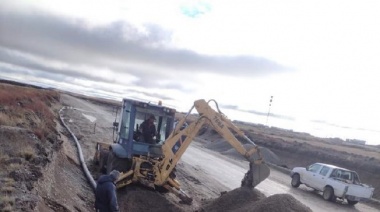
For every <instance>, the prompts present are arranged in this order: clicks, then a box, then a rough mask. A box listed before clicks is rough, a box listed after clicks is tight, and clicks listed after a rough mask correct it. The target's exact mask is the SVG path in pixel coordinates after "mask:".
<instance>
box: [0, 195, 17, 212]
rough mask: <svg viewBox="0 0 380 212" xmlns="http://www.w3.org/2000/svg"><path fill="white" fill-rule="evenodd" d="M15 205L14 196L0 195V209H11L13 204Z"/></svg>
mask: <svg viewBox="0 0 380 212" xmlns="http://www.w3.org/2000/svg"><path fill="white" fill-rule="evenodd" d="M14 205H15V198H14V197H13V196H10V195H2V196H0V206H2V208H1V211H13V206H14Z"/></svg>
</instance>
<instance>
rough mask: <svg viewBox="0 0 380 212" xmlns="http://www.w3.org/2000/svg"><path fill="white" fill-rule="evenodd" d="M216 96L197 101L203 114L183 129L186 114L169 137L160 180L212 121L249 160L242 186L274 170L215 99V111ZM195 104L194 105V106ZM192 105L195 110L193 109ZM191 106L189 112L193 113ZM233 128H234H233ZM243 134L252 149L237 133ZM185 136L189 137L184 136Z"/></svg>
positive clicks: (255, 182) (262, 177) (164, 149)
mask: <svg viewBox="0 0 380 212" xmlns="http://www.w3.org/2000/svg"><path fill="white" fill-rule="evenodd" d="M211 101H213V102H215V101H214V100H210V101H209V102H206V101H205V100H203V99H200V100H197V101H195V102H194V107H195V109H196V110H197V111H198V114H199V118H198V119H197V120H196V121H195V122H193V123H191V124H190V125H189V126H188V127H187V128H185V129H183V130H180V127H181V126H182V125H183V123H184V122H185V119H186V116H185V117H184V118H183V119H182V120H180V121H179V123H178V124H177V126H176V128H175V129H174V131H173V133H172V134H171V135H170V136H169V137H168V139H167V140H166V141H165V143H164V145H163V146H162V148H163V152H164V155H165V159H164V160H163V165H162V167H163V170H161V176H162V179H161V180H162V181H161V182H157V183H164V181H165V180H166V178H167V177H168V175H169V173H171V171H172V169H173V168H174V166H175V164H177V162H178V160H179V159H180V158H181V156H182V154H183V153H184V152H185V151H186V149H187V147H188V146H189V145H190V143H191V141H192V140H193V139H194V137H195V136H196V135H197V134H198V132H199V130H200V129H201V128H202V127H203V126H204V125H205V124H209V125H210V126H211V127H212V128H213V129H214V130H215V131H217V132H218V133H219V134H220V135H221V136H222V137H223V138H224V139H225V140H226V141H227V142H229V143H230V144H231V146H232V147H234V148H235V149H236V150H237V151H238V152H239V153H240V154H241V155H243V156H244V157H245V158H246V159H247V160H248V161H249V166H250V167H249V170H248V172H247V173H246V174H245V176H244V178H243V180H242V184H241V185H242V186H247V187H255V186H256V185H258V184H259V183H260V182H262V181H263V180H265V179H266V178H267V177H268V176H269V173H270V170H269V168H268V166H267V165H266V164H265V162H264V161H263V158H262V156H261V153H260V149H259V148H258V146H257V145H256V144H255V143H254V142H253V141H251V140H250V139H249V138H248V137H247V136H246V135H245V134H244V132H243V131H241V130H240V129H239V128H238V127H236V126H235V125H234V124H233V123H232V122H231V121H230V120H229V119H228V118H227V117H226V116H225V115H224V114H223V113H222V112H221V111H220V110H219V107H218V104H217V103H216V102H215V104H216V107H217V110H218V111H215V110H214V109H213V108H211V107H210V105H209V103H210V102H211ZM194 107H192V109H193V108H194ZM192 109H191V110H192ZM191 110H190V111H189V113H188V114H190V112H191ZM231 130H232V131H231ZM233 132H234V133H236V134H238V136H239V137H241V138H243V139H244V140H245V141H246V142H247V143H248V144H251V145H249V146H251V148H250V149H247V148H246V147H244V146H243V144H242V143H241V142H240V141H239V140H238V139H237V138H236V136H235V135H234V133H233ZM183 137H185V139H182V138H183Z"/></svg>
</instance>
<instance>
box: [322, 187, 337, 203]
mask: <svg viewBox="0 0 380 212" xmlns="http://www.w3.org/2000/svg"><path fill="white" fill-rule="evenodd" d="M323 199H325V200H328V201H333V200H334V199H335V197H334V190H333V188H331V187H330V186H327V187H325V189H324V190H323Z"/></svg>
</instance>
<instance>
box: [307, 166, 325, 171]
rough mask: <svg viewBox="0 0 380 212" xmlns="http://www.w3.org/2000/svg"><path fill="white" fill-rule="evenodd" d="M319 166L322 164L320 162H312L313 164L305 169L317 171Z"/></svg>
mask: <svg viewBox="0 0 380 212" xmlns="http://www.w3.org/2000/svg"><path fill="white" fill-rule="evenodd" d="M321 166H322V165H320V164H313V165H310V166H309V168H308V169H307V170H308V171H309V172H313V173H317V171H318V170H319V169H320V168H321Z"/></svg>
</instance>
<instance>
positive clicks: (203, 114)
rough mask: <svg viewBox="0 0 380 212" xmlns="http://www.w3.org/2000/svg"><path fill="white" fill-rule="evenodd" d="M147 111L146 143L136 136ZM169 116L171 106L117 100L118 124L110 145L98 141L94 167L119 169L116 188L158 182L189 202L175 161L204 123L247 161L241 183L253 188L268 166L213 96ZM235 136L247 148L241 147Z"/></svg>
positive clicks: (105, 169)
mask: <svg viewBox="0 0 380 212" xmlns="http://www.w3.org/2000/svg"><path fill="white" fill-rule="evenodd" d="M210 102H214V103H215V105H216V108H217V111H215V110H214V109H213V108H211V107H210V105H209V103H210ZM194 108H195V109H196V110H197V112H198V114H199V118H198V119H197V120H195V121H193V122H192V123H190V124H189V125H187V123H186V119H187V116H188V115H189V114H190V113H191V111H192V110H193V109H194ZM152 115H153V116H154V117H155V119H156V123H155V127H156V133H155V141H156V142H155V143H147V142H146V141H144V139H142V135H141V129H140V128H141V124H142V123H143V122H144V121H145V120H146V119H148V118H149V117H150V116H152ZM174 121H175V110H174V109H171V108H167V107H163V106H162V105H160V104H159V105H154V104H150V103H144V102H140V101H135V100H131V99H123V104H122V111H121V116H120V120H119V123H117V124H114V126H115V128H114V129H115V131H116V132H117V135H116V139H115V140H114V143H113V144H109V143H98V144H97V151H96V154H95V158H94V161H95V162H98V163H99V168H100V171H103V172H107V173H109V172H111V171H112V170H113V169H117V170H119V171H121V172H122V174H121V176H120V177H119V180H118V181H117V184H116V186H117V187H118V188H120V187H123V186H126V185H128V184H130V183H140V184H142V185H145V186H148V187H151V188H153V189H156V188H157V187H163V188H165V189H167V190H169V191H170V192H172V193H174V194H176V195H177V196H178V197H179V198H180V199H181V200H182V202H184V203H191V202H192V199H191V198H190V197H189V196H187V195H186V193H185V192H184V191H183V190H182V189H181V188H180V184H179V182H177V181H176V179H175V173H174V171H175V166H176V164H177V163H178V161H179V160H180V158H181V156H182V155H183V153H184V152H185V151H186V149H187V148H188V146H189V145H190V143H191V142H192V141H193V139H194V138H195V136H197V134H198V132H199V130H200V129H201V128H202V127H204V126H205V125H209V126H211V127H212V128H213V129H214V130H215V131H217V132H218V133H219V134H220V135H221V136H222V137H223V138H224V139H225V140H226V141H227V142H229V143H230V144H231V146H232V147H234V148H235V149H236V150H237V151H238V152H239V153H240V154H241V155H243V156H244V157H245V158H246V159H247V160H248V161H249V164H250V167H249V170H248V172H247V173H246V174H245V176H244V178H243V180H242V182H241V185H242V186H245V187H255V186H256V185H257V184H259V183H260V182H261V181H263V180H265V179H266V178H267V177H268V176H269V173H270V170H269V168H268V167H267V165H266V164H265V162H264V161H263V158H262V156H261V154H260V149H259V148H258V146H257V145H256V144H255V143H254V142H252V141H251V140H250V139H249V138H248V137H247V136H246V135H245V134H244V132H243V131H241V130H240V129H239V128H237V127H236V126H235V125H234V124H233V123H232V122H231V121H230V120H229V119H228V118H227V117H226V116H225V115H224V114H223V113H222V112H221V111H220V110H219V107H218V104H217V103H216V102H215V101H214V100H210V101H208V102H206V101H205V100H203V99H200V100H197V101H195V102H194V106H193V107H192V108H191V109H190V111H189V112H188V114H187V115H186V116H185V117H183V118H182V119H181V120H179V121H178V122H176V123H175V124H174ZM174 125H175V128H174V129H173V127H174ZM116 126H117V128H116ZM235 135H236V136H239V137H241V138H242V139H244V140H245V143H248V144H251V145H250V146H251V147H250V148H248V149H247V148H246V147H245V146H244V145H243V144H242V143H241V142H240V141H239V140H238V139H237V138H236V136H235Z"/></svg>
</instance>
